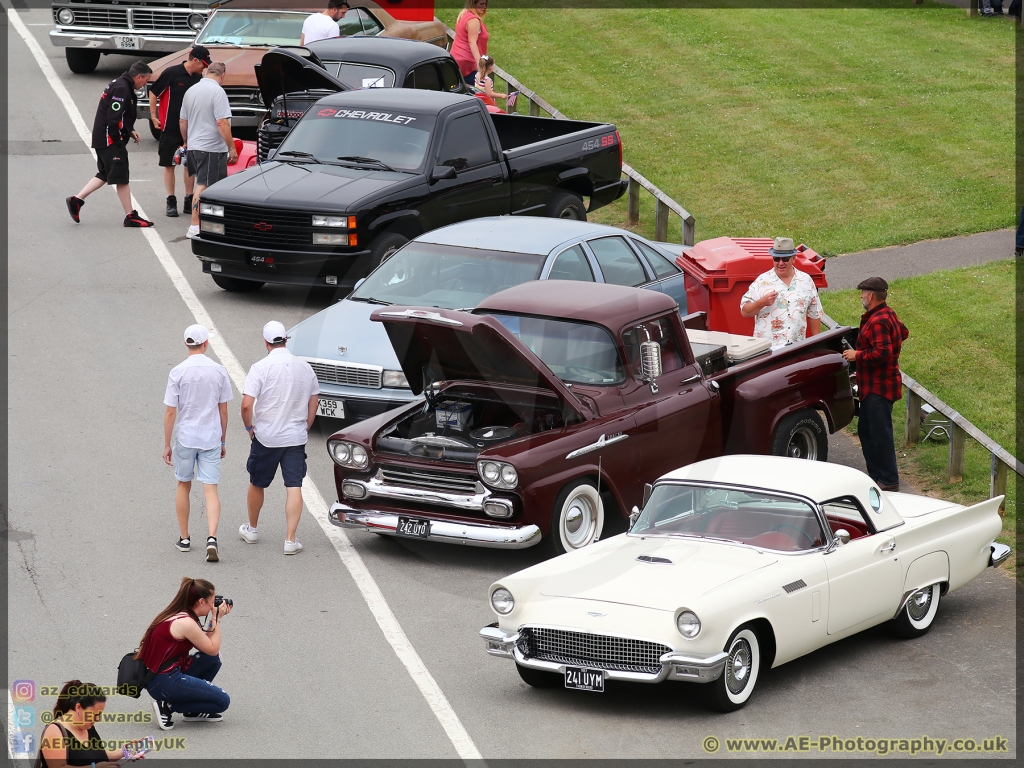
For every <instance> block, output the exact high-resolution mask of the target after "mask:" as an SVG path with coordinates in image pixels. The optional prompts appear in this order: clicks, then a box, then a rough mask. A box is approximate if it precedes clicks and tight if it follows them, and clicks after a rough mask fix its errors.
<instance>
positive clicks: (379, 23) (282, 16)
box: [139, 0, 447, 138]
mask: <svg viewBox="0 0 1024 768" xmlns="http://www.w3.org/2000/svg"><path fill="white" fill-rule="evenodd" d="M325 7H326V2H324V3H316V2H312V0H236V1H235V2H230V1H229V2H226V3H223V4H222V5H221V6H220V7H219V8H218V9H217V10H216V11H215V12H214V13H213V15H212V16H210V19H209V20H208V21H207V22H206V25H205V26H204V27H203V29H202V30H201V31H200V32H199V34H198V35H197V36H196V40H195V42H196V44H197V45H204V46H206V47H207V48H208V49H209V51H210V55H211V57H212V58H213V60H214V61H223V62H224V63H225V64H227V68H228V70H227V74H226V75H225V76H224V90H225V91H227V94H228V101H229V102H230V103H231V126H232V128H254V127H256V126H257V125H258V124H259V121H260V119H261V118H262V117H263V115H264V114H265V113H266V111H267V106H268V105H264V104H263V97H262V95H261V94H260V88H259V84H258V83H257V82H256V73H255V69H254V68H255V67H256V65H258V64H259V63H260V61H261V60H262V59H263V54H265V53H266V52H267V51H268V50H270V49H271V48H275V47H278V46H297V45H298V44H299V38H300V36H301V34H302V23H303V22H304V21H305V20H306V18H307V17H308V16H309V14H311V13H318V12H320V11H323V10H324V8H325ZM338 27H339V30H340V32H341V34H342V35H343V36H348V37H372V36H378V35H379V36H382V37H397V38H406V39H410V40H420V41H423V42H428V43H433V44H435V45H438V46H441V47H442V48H443V47H444V46H445V44H446V43H447V37H446V36H445V28H444V24H442V23H441V22H440V21H438V20H437V19H434V20H433V21H400V20H398V19H396V18H395V17H394V16H392V15H391V14H390V13H388V12H387V11H386V10H384V9H383V8H381V7H380V6H379V5H378V4H377V3H374V2H371V0H352V7H351V8H350V10H349V11H348V13H346V14H345V16H344V18H343V19H342V20H341V21H339V22H338ZM190 49H191V46H190V47H189V48H186V49H184V50H181V51H178V52H177V53H172V54H171V55H170V56H164V57H163V58H162V59H157V60H156V61H154V62H152V63H151V64H150V66H151V67H152V68H153V74H152V76H151V77H150V79H149V81H150V82H151V83H152V82H155V81H156V79H157V78H158V77H159V76H160V73H161V72H163V70H164V69H166V68H167V67H169V66H172V65H174V64H180V63H182V62H183V61H185V59H186V58H188V52H189V50H190ZM139 117H140V119H144V120H146V121H149V98H148V94H147V95H146V96H145V97H143V98H140V99H139ZM150 130H151V132H152V133H153V136H154V138H156V137H158V136H159V131H157V130H156V128H155V127H154V126H153V124H152V122H150Z"/></svg>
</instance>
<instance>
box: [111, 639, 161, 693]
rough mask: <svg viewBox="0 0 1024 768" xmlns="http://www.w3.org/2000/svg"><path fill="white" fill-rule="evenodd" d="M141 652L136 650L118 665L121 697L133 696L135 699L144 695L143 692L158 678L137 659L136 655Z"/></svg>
mask: <svg viewBox="0 0 1024 768" xmlns="http://www.w3.org/2000/svg"><path fill="white" fill-rule="evenodd" d="M138 652H139V649H138V648H136V649H135V650H134V651H130V652H129V653H126V654H125V655H124V658H123V659H121V663H120V664H118V665H117V693H118V695H119V696H131V697H132V698H133V699H137V698H139V696H140V695H142V690H143V689H144V688H145V687H146V686H147V685H149V683H150V682H151V681H152V680H153V678H154V677H156V672H150V671H149V668H148V667H147V666H146V663H145V662H144V661H143V660H142V659H136V658H135V654H137V653H138Z"/></svg>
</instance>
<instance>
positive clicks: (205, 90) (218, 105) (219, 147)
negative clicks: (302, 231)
mask: <svg viewBox="0 0 1024 768" xmlns="http://www.w3.org/2000/svg"><path fill="white" fill-rule="evenodd" d="M225 72H227V67H226V66H225V65H224V62H222V61H215V62H213V63H212V64H211V65H210V66H209V67H207V68H206V77H204V78H203V79H202V80H200V81H199V82H198V83H196V84H195V85H193V86H192V87H191V88H189V89H188V91H186V92H185V96H184V98H183V99H182V100H181V115H180V119H179V120H178V125H179V126H181V138H182V141H183V142H184V144H185V146H186V147H188V154H187V155H186V163H187V167H188V172H189V173H190V174H192V175H193V176H195V179H196V187H195V192H194V193H193V195H192V224H191V226H189V228H188V232H187V233H186V234H185V236H186V237H188V238H193V237H195V236H196V235H198V234H199V198H200V196H201V195H202V194H203V191H204V190H205V189H206V188H207V187H208V186H210V185H211V184H215V183H216V182H218V181H220V180H221V179H223V178H225V177H226V176H227V175H228V163H234V162H236V161H237V160H238V152H237V151H236V150H235V140H234V139H233V138H231V105H230V104H229V103H228V95H227V94H226V93H224V89H223V88H222V87H221V83H222V82H223V81H224V73H225Z"/></svg>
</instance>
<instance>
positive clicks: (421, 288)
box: [349, 242, 544, 309]
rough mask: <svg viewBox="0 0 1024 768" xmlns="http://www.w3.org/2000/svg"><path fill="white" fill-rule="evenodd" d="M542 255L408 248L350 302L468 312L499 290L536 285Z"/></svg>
mask: <svg viewBox="0 0 1024 768" xmlns="http://www.w3.org/2000/svg"><path fill="white" fill-rule="evenodd" d="M543 264H544V257H543V256H536V255H533V254H522V253H506V252H502V251H484V250H480V249H478V248H456V247H452V246H450V245H434V244H433V243H417V242H412V243H409V244H407V245H406V246H405V247H403V248H402V249H401V250H399V251H396V252H395V255H394V256H392V257H391V258H390V259H388V260H387V261H385V262H384V263H383V264H381V265H380V266H379V267H377V269H375V270H374V271H373V272H371V273H370V276H369V277H367V278H366V280H364V281H363V283H362V284H361V285H360V286H359V288H357V289H356V290H355V291H353V293H352V295H351V296H349V298H350V299H353V300H356V301H371V302H384V303H388V304H413V305H417V306H427V307H442V308H444V309H472V308H473V307H475V306H476V305H477V304H478V303H480V302H481V301H482V300H483V299H486V298H487V297H488V296H490V295H491V294H494V293H497V292H498V291H500V290H502V289H503V288H511V287H512V286H513V285H519V284H520V283H525V282H527V281H528V280H536V279H537V277H538V276H539V275H540V268H541V266H543Z"/></svg>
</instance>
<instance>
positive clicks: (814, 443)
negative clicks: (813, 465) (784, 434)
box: [787, 426, 818, 461]
mask: <svg viewBox="0 0 1024 768" xmlns="http://www.w3.org/2000/svg"><path fill="white" fill-rule="evenodd" d="M787 454H788V455H789V456H790V457H791V458H794V459H808V460H810V461H817V459H818V438H817V436H816V435H815V434H814V432H813V430H811V428H810V427H805V426H800V427H798V428H797V430H796V432H794V433H793V436H792V437H791V438H790V439H789V449H788V450H787Z"/></svg>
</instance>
